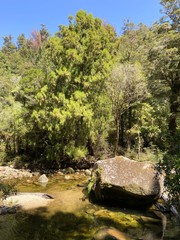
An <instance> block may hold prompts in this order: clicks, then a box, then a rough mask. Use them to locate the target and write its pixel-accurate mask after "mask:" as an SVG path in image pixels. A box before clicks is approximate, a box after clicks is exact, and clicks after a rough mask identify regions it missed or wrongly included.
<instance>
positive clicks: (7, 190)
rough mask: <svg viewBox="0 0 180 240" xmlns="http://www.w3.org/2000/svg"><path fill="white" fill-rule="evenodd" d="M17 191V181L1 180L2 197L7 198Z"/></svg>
mask: <svg viewBox="0 0 180 240" xmlns="http://www.w3.org/2000/svg"><path fill="white" fill-rule="evenodd" d="M16 192H17V190H16V187H15V183H8V182H7V183H3V182H0V199H6V198H7V196H8V195H11V194H15V193H16Z"/></svg>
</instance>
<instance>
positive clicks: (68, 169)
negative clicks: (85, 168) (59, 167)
mask: <svg viewBox="0 0 180 240" xmlns="http://www.w3.org/2000/svg"><path fill="white" fill-rule="evenodd" d="M65 173H66V174H73V173H75V171H74V169H73V168H71V167H68V168H67V169H66V170H65Z"/></svg>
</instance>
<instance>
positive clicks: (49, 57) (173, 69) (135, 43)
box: [0, 0, 180, 194]
mask: <svg viewBox="0 0 180 240" xmlns="http://www.w3.org/2000/svg"><path fill="white" fill-rule="evenodd" d="M161 6H162V12H163V17H162V19H159V20H157V22H155V23H154V24H153V25H152V26H150V27H148V26H145V25H144V24H142V23H141V24H139V25H138V26H136V25H135V24H134V23H132V22H130V21H128V20H126V21H125V22H124V26H123V29H122V34H121V35H120V36H118V34H117V33H116V31H115V29H114V27H113V26H111V25H109V24H107V23H104V22H103V21H102V20H101V19H99V18H95V17H94V16H93V15H92V14H90V13H87V12H85V11H83V10H80V11H78V12H77V14H76V16H70V17H69V25H68V26H64V25H59V30H58V32H57V33H55V34H54V35H53V36H52V35H50V34H49V32H48V29H47V28H46V26H45V25H41V29H40V30H37V31H33V32H32V33H31V36H30V37H29V38H26V37H25V35H24V34H23V33H22V34H21V35H19V37H18V38H17V42H16V43H15V42H14V39H13V36H12V35H9V36H5V37H4V38H3V40H4V43H3V46H2V47H1V49H0V164H1V165H2V164H11V163H12V162H13V163H14V164H15V165H16V166H17V167H18V166H19V167H23V166H25V167H29V166H36V167H39V168H46V169H57V168H64V167H66V166H77V167H78V166H80V165H83V164H86V165H87V166H88V164H89V165H90V164H91V163H93V162H94V161H96V160H99V159H105V158H107V157H110V156H115V155H125V156H128V157H130V158H132V159H138V160H139V161H152V162H154V163H156V164H157V166H158V167H159V168H160V169H162V170H164V171H165V172H166V179H167V183H168V186H169V187H170V191H172V192H173V193H174V194H178V193H179V191H180V34H179V32H180V3H179V1H176V0H161ZM78 164H79V165H78Z"/></svg>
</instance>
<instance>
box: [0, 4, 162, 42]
mask: <svg viewBox="0 0 180 240" xmlns="http://www.w3.org/2000/svg"><path fill="white" fill-rule="evenodd" d="M159 2H160V0H0V7H1V14H0V46H1V45H2V42H3V36H7V35H12V36H13V40H14V42H16V40H17V37H18V36H19V35H20V34H21V33H24V34H25V36H26V37H27V38H28V37H29V36H30V33H31V32H32V31H33V30H39V29H40V27H41V24H44V25H46V27H47V29H48V30H49V32H50V33H51V34H52V35H53V34H54V33H55V32H57V31H58V26H59V25H60V24H63V25H67V24H68V16H69V15H73V16H75V15H76V13H77V11H78V10H80V9H82V10H85V11H87V12H88V13H92V14H93V15H94V17H99V18H101V19H102V20H104V21H105V22H107V23H109V24H111V25H112V26H114V27H115V29H116V31H117V34H120V32H121V28H122V26H123V20H125V19H129V20H130V21H131V22H134V23H135V24H138V23H140V22H142V23H144V24H146V25H148V26H150V25H152V24H153V22H155V21H156V20H159V19H160V17H161V16H162V15H161V14H160V9H162V6H161V5H160V3H159Z"/></svg>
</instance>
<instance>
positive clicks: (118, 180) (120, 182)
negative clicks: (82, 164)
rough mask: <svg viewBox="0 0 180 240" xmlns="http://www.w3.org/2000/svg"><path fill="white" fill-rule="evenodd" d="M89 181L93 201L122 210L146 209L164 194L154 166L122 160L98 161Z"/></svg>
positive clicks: (126, 159)
mask: <svg viewBox="0 0 180 240" xmlns="http://www.w3.org/2000/svg"><path fill="white" fill-rule="evenodd" d="M92 181H93V182H94V184H93V186H92V189H91V193H92V195H93V196H94V197H95V199H96V200H98V201H101V202H108V203H113V204H114V203H116V204H117V203H118V205H119V206H121V207H133V208H138V207H140V208H141V207H149V206H150V205H152V204H153V203H154V202H156V201H157V199H158V198H159V197H160V196H161V194H162V191H163V177H162V176H161V175H160V174H159V173H158V171H157V170H156V169H155V166H154V165H153V164H150V163H144V162H137V161H133V160H130V159H128V158H125V157H123V156H117V157H114V158H110V159H106V160H100V161H97V163H96V164H95V166H94V169H93V174H92V179H91V182H92Z"/></svg>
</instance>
